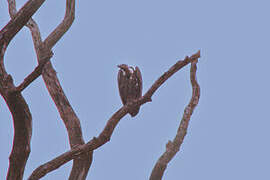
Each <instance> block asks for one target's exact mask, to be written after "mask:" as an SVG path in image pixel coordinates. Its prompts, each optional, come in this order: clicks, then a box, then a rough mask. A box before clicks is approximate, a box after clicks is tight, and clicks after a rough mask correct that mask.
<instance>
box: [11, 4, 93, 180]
mask: <svg viewBox="0 0 270 180" xmlns="http://www.w3.org/2000/svg"><path fill="white" fill-rule="evenodd" d="M8 1H9V12H10V16H11V17H12V16H13V15H12V13H13V14H14V12H15V13H16V5H15V4H16V2H15V0H8ZM74 15H75V0H67V1H66V14H65V17H64V19H63V21H62V22H61V23H60V25H58V26H57V28H56V29H55V30H54V31H53V32H52V33H51V34H50V35H49V36H48V37H47V38H46V40H45V41H44V42H42V39H41V35H40V30H39V27H38V25H37V23H36V22H35V21H34V20H33V19H32V18H31V19H30V20H29V21H28V23H27V27H28V28H29V29H30V31H31V34H32V39H33V43H34V47H35V51H36V54H37V59H38V62H39V65H38V67H41V66H43V65H42V64H43V63H42V62H43V61H42V51H43V52H44V51H45V53H46V50H45V49H47V51H48V52H47V53H49V51H50V49H51V48H52V47H53V46H54V45H55V44H56V42H57V41H58V40H60V38H61V37H62V36H63V35H64V33H65V32H66V31H67V30H68V29H69V28H70V26H71V24H72V22H73V20H74ZM48 61H49V59H48ZM44 65H45V68H44V70H43V71H42V77H43V79H44V82H45V84H46V86H47V89H48V91H49V93H50V95H51V97H52V99H53V101H54V103H55V105H56V107H57V109H58V112H59V114H60V116H61V119H62V120H63V122H64V124H65V126H66V129H67V131H68V136H69V143H70V146H71V147H74V146H76V145H80V144H84V140H83V137H82V131H81V125H80V120H79V119H78V117H77V115H76V113H75V112H74V110H73V108H72V106H71V105H70V103H69V101H68V99H67V97H66V95H65V93H64V91H63V89H62V87H61V84H60V82H59V80H58V78H57V75H56V72H55V70H54V68H53V66H52V64H51V63H50V62H48V63H45V64H44ZM38 67H37V68H38ZM37 68H36V69H35V70H34V71H33V72H32V73H31V74H30V75H29V76H28V77H27V78H25V80H24V82H23V83H22V84H20V85H19V86H18V88H17V90H19V91H21V90H23V89H24V88H25V87H26V86H28V85H29V84H30V83H31V82H32V81H33V80H34V79H35V78H36V77H37V76H38V75H39V73H40V70H39V69H37ZM41 69H42V68H41ZM92 154H93V152H88V153H86V154H82V155H81V156H80V157H78V158H76V159H74V162H73V167H72V170H71V173H70V176H69V179H70V180H73V179H76V180H84V179H85V178H86V176H87V174H88V170H89V167H90V165H91V163H92Z"/></svg>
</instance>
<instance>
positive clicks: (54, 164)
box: [28, 51, 200, 180]
mask: <svg viewBox="0 0 270 180" xmlns="http://www.w3.org/2000/svg"><path fill="white" fill-rule="evenodd" d="M199 57H200V51H198V52H197V53H196V54H194V55H193V56H191V57H186V58H185V60H182V61H178V62H177V63H176V64H175V65H173V66H172V67H171V68H170V69H169V70H168V71H167V72H165V73H164V74H163V75H162V76H161V77H160V78H159V79H158V80H157V81H155V83H154V84H153V85H152V86H151V88H150V89H149V90H148V91H147V92H146V93H145V95H144V96H143V97H141V98H140V99H138V100H136V101H134V102H130V103H128V104H126V105H125V106H123V107H121V108H120V109H119V110H118V111H117V112H115V113H114V114H113V115H112V117H111V118H110V119H109V120H108V122H107V123H106V125H105V128H104V129H103V131H102V132H101V133H100V134H99V136H98V137H94V138H93V139H92V140H90V141H89V142H88V143H87V144H83V145H79V146H76V147H75V148H73V149H71V150H70V151H67V152H65V153H63V154H62V155H60V156H58V157H56V158H54V159H53V160H51V161H49V162H47V163H45V164H43V165H41V166H39V167H38V168H37V169H35V170H34V171H33V173H32V174H31V176H30V177H29V179H28V180H37V179H40V178H41V177H43V176H45V175H46V174H47V173H49V172H51V171H53V170H55V169H57V168H59V167H60V166H62V165H63V164H65V163H67V162H68V161H70V160H72V159H74V158H76V157H78V156H79V155H81V154H83V153H85V152H89V151H94V150H95V149H97V148H99V147H100V146H102V145H104V144H105V143H107V142H108V141H110V138H111V136H112V133H113V131H114V129H115V127H116V126H117V124H118V123H119V121H120V120H121V119H122V118H123V117H124V116H125V115H126V114H127V113H128V111H129V109H130V108H132V107H133V106H140V105H142V104H144V103H146V102H150V101H151V97H152V95H153V94H154V92H155V91H156V90H157V89H158V88H159V87H160V86H161V85H162V84H163V83H164V82H165V81H166V80H167V79H168V78H169V77H171V76H172V75H173V74H174V73H176V72H177V71H178V70H180V69H181V68H182V67H184V66H185V65H187V64H188V63H190V62H192V61H194V60H195V59H197V58H199Z"/></svg>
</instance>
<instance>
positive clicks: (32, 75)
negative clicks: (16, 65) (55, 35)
mask: <svg viewBox="0 0 270 180" xmlns="http://www.w3.org/2000/svg"><path fill="white" fill-rule="evenodd" d="M47 52H49V53H47ZM52 55H53V53H52V52H51V51H46V52H45V55H44V57H43V58H42V59H41V62H40V63H39V64H38V66H37V67H36V68H35V69H34V71H33V72H31V73H30V74H29V75H28V76H27V77H26V78H25V79H24V81H23V82H22V83H21V84H20V85H19V86H18V87H16V88H15V92H22V91H23V90H24V89H25V88H26V87H27V86H29V85H30V84H31V83H32V82H33V81H34V80H35V79H37V78H38V77H39V76H40V75H41V73H42V70H43V68H44V67H45V65H46V63H48V62H49V61H50V58H51V57H52Z"/></svg>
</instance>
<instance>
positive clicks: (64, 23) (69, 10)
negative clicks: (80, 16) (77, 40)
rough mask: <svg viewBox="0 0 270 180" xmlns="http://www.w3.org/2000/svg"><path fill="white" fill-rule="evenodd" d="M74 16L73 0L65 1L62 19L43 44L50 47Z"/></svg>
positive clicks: (62, 33)
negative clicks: (64, 11)
mask: <svg viewBox="0 0 270 180" xmlns="http://www.w3.org/2000/svg"><path fill="white" fill-rule="evenodd" d="M74 18H75V0H67V1H66V13H65V17H64V19H63V21H62V22H61V23H60V24H59V25H58V26H57V27H56V28H55V29H54V30H53V32H52V33H51V34H50V35H49V36H48V37H47V38H46V39H45V41H44V44H45V45H46V46H47V47H48V48H52V47H53V46H54V45H55V44H56V42H57V41H59V40H60V39H61V37H62V36H63V35H64V34H65V33H66V32H67V30H68V29H69V28H70V26H71V25H72V23H73V21H74Z"/></svg>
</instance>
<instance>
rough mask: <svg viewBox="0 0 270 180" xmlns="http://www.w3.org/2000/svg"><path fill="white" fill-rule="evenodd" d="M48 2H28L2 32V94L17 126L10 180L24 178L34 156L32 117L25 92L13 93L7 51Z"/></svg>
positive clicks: (0, 68) (0, 51)
mask: <svg viewBox="0 0 270 180" xmlns="http://www.w3.org/2000/svg"><path fill="white" fill-rule="evenodd" d="M44 1H45V0H29V1H27V2H26V3H25V5H24V6H23V7H22V8H21V9H20V10H19V11H18V13H16V14H15V15H14V16H13V18H12V19H11V20H10V21H9V22H8V24H7V25H6V26H5V27H4V28H3V29H1V31H0V53H1V55H0V93H1V96H2V97H3V98H4V100H5V102H6V104H7V106H8V108H9V110H10V112H11V114H12V118H13V125H14V138H13V147H12V151H11V154H10V156H9V168H8V174H7V178H6V179H7V180H13V179H17V180H20V179H22V178H23V174H24V168H25V165H26V161H27V159H28V157H29V153H30V141H31V136H32V116H31V113H30V110H29V107H28V105H27V103H26V101H25V99H24V98H23V96H22V95H21V93H20V92H19V93H14V91H13V90H14V89H15V88H16V87H15V85H14V83H13V79H12V76H11V75H9V74H8V73H7V72H6V70H5V66H4V55H5V50H6V48H7V46H8V44H9V43H10V41H11V40H12V39H13V37H14V36H15V35H16V34H17V33H18V32H19V31H20V30H21V29H22V28H23V26H24V25H25V24H26V23H27V21H28V20H29V19H30V18H31V16H32V15H33V14H34V13H35V12H36V11H37V10H38V9H39V7H40V6H41V5H42V4H43V3H44Z"/></svg>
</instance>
